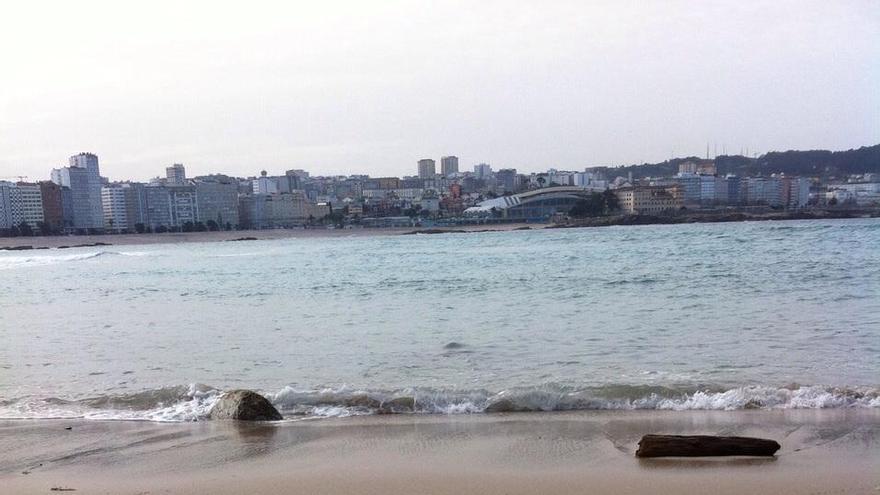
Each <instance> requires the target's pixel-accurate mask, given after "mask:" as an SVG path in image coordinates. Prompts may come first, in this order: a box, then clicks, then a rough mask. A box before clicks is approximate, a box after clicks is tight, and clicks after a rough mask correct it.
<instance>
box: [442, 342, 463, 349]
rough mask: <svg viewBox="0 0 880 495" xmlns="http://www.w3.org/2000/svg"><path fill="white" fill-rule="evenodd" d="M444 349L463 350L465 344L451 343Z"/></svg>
mask: <svg viewBox="0 0 880 495" xmlns="http://www.w3.org/2000/svg"><path fill="white" fill-rule="evenodd" d="M443 348H444V349H462V348H464V344H462V343H461V342H450V343H448V344H446V345H444V346H443Z"/></svg>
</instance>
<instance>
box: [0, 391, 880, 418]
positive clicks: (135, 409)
mask: <svg viewBox="0 0 880 495" xmlns="http://www.w3.org/2000/svg"><path fill="white" fill-rule="evenodd" d="M222 393H223V392H222V391H221V390H219V389H216V388H213V387H210V386H207V385H202V384H191V385H189V386H180V387H168V388H160V389H155V390H147V391H143V392H139V393H134V394H125V395H105V396H96V397H89V398H84V399H77V400H65V399H59V398H38V397H33V396H27V397H21V398H17V399H11V400H0V419H74V418H80V419H95V420H139V421H157V422H182V421H199V420H205V419H207V418H208V415H209V413H210V410H211V407H212V406H213V405H214V403H215V402H216V401H217V399H218V398H219V397H220V396H221V395H222ZM264 395H265V396H266V397H267V398H268V399H269V400H270V401H271V402H272V403H273V404H274V405H275V407H277V408H278V410H279V411H280V412H281V413H282V414H283V415H284V416H285V418H287V419H291V418H320V417H347V416H359V415H371V414H478V413H499V412H542V411H580V410H670V411H689V410H718V411H732V410H743V409H837V408H880V389H878V388H872V387H825V386H788V387H766V386H748V387H738V388H732V389H726V390H720V389H713V388H711V387H709V388H705V389H700V390H691V391H686V390H679V389H675V388H667V387H656V386H633V385H611V386H604V387H590V388H581V389H573V388H570V387H563V386H557V385H545V386H541V387H536V388H520V389H510V390H504V391H501V392H490V391H486V390H470V391H461V390H435V389H426V388H417V389H401V390H395V391H369V390H358V389H353V388H348V387H342V388H335V389H334V388H325V389H311V390H299V389H295V388H292V387H284V388H283V389H281V390H279V391H277V392H274V393H273V392H269V393H266V392H264Z"/></svg>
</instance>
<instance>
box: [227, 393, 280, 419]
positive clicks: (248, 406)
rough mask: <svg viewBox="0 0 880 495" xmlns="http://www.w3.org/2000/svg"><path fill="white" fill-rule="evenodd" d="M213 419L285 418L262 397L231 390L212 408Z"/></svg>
mask: <svg viewBox="0 0 880 495" xmlns="http://www.w3.org/2000/svg"><path fill="white" fill-rule="evenodd" d="M211 419H238V420H242V421H278V420H280V419H283V418H282V417H281V413H279V412H278V410H277V409H275V406H273V405H272V403H270V402H269V401H268V400H266V398H265V397H263V396H262V395H260V394H258V393H256V392H252V391H250V390H230V391H229V392H225V393H224V394H223V395H222V396H221V397H220V398H219V399H217V403H215V404H214V407H212V408H211Z"/></svg>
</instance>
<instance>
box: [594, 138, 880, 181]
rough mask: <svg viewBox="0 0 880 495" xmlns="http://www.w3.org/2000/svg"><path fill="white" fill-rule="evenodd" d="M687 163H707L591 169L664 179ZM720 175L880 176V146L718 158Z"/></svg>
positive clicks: (614, 174)
mask: <svg viewBox="0 0 880 495" xmlns="http://www.w3.org/2000/svg"><path fill="white" fill-rule="evenodd" d="M686 161H695V162H705V161H706V160H705V159H702V158H698V157H695V156H691V157H686V158H674V159H672V160H667V161H665V162H661V163H644V164H641V165H628V166H622V167H613V168H612V167H591V168H589V169H588V170H591V171H594V172H601V173H604V174H605V175H606V176H607V177H609V178H613V177H617V176H623V177H625V176H627V174H629V173H630V172H632V174H633V177H635V178H639V177H663V176H670V175H675V174H676V173H678V165H679V164H680V163H682V162H686ZM715 165H716V167H717V169H718V173H719V174H722V175H726V174H735V175H739V176H748V175H751V176H756V175H770V174H774V173H784V174H786V175H803V176H808V177H824V178H832V177H845V176H847V175H850V174H864V173H869V172H870V173H880V144H878V145H874V146H863V147H861V148H859V149H855V150H847V151H828V150H809V151H793V150H790V151H771V152H769V153H767V154H765V155H761V156H759V157H758V158H757V159H755V158H749V157H745V156H741V155H721V156H718V157H717V158H715Z"/></svg>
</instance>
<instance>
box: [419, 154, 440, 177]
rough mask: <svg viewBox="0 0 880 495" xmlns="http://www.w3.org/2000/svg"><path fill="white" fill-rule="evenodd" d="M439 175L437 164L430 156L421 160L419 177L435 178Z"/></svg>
mask: <svg viewBox="0 0 880 495" xmlns="http://www.w3.org/2000/svg"><path fill="white" fill-rule="evenodd" d="M435 175H437V164H436V163H435V162H434V160H431V159H430V158H425V159H424V160H419V179H433V178H434V176H435Z"/></svg>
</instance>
